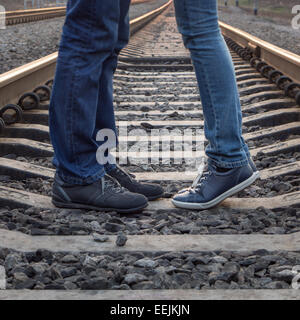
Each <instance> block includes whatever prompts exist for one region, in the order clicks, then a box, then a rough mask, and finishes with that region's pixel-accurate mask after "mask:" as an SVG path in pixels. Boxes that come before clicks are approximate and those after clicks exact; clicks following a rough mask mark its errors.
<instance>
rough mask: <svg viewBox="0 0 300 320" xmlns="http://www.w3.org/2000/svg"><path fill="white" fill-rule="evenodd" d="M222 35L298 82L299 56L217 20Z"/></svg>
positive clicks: (299, 70) (299, 73)
mask: <svg viewBox="0 0 300 320" xmlns="http://www.w3.org/2000/svg"><path fill="white" fill-rule="evenodd" d="M219 24H220V27H221V31H222V33H223V35H224V36H226V37H228V38H230V39H232V40H233V41H235V42H236V43H237V44H239V45H240V46H242V47H245V48H248V49H250V50H251V51H252V52H253V54H254V55H255V56H256V57H258V58H260V59H261V60H262V61H264V62H266V63H268V64H269V65H270V66H272V67H274V68H275V69H278V70H280V71H281V72H283V73H284V74H285V75H286V76H288V77H289V78H291V79H292V80H293V81H295V82H298V83H300V56H299V55H297V54H294V53H292V52H290V51H287V50H285V49H282V48H280V47H277V46H275V45H273V44H271V43H269V42H267V41H264V40H262V39H259V38H257V37H255V36H252V35H251V34H249V33H247V32H245V31H242V30H239V29H237V28H234V27H232V26H230V25H228V24H225V23H223V22H219Z"/></svg>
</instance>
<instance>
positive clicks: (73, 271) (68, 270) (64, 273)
mask: <svg viewBox="0 0 300 320" xmlns="http://www.w3.org/2000/svg"><path fill="white" fill-rule="evenodd" d="M76 273H77V269H76V268H75V267H68V268H64V269H62V270H61V271H60V274H61V276H62V277H63V278H67V277H71V276H74V275H75V274H76Z"/></svg>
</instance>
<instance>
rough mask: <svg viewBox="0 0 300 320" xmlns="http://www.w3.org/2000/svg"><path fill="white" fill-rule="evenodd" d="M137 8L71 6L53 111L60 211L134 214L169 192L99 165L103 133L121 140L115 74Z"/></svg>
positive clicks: (117, 2)
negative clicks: (62, 208) (118, 132)
mask: <svg viewBox="0 0 300 320" xmlns="http://www.w3.org/2000/svg"><path fill="white" fill-rule="evenodd" d="M129 5H130V0H69V1H68V5H67V16H66V21H65V24H64V28H63V34H62V39H61V43H60V48H59V56H58V61H57V69H56V75H55V81H54V86H53V92H52V97H51V103H50V110H49V116H50V120H49V122H50V123H49V124H50V136H51V141H52V144H53V148H54V153H55V156H54V159H53V163H54V165H55V166H56V168H57V172H56V176H55V179H54V184H53V190H52V202H53V203H54V204H55V205H56V206H58V207H64V208H79V209H92V210H94V209H100V210H101V211H111V210H116V211H119V212H122V213H129V212H135V211H136V210H141V209H143V208H145V207H146V206H147V204H148V200H154V199H156V198H159V197H161V196H162V194H163V189H162V188H161V187H160V186H159V185H153V184H146V183H138V182H137V181H135V180H134V179H133V178H132V177H131V176H130V175H129V174H127V173H126V172H125V171H124V170H122V169H121V168H119V167H117V166H116V165H115V164H111V163H105V161H103V162H101V163H102V164H101V163H100V162H99V161H98V160H99V157H98V151H99V147H100V146H101V145H102V144H103V142H104V141H101V140H102V139H100V141H97V140H98V134H99V132H100V131H101V130H105V131H106V133H107V132H108V131H107V130H109V134H110V137H111V140H113V141H111V142H112V143H115V144H116V142H117V138H116V124H115V116H114V107H113V74H114V72H115V69H116V67H117V60H118V54H119V53H120V51H121V49H122V48H123V47H125V46H126V44H127V43H128V39H129V16H128V11H129ZM102 138H105V134H104V133H103V137H102ZM103 151H104V150H103ZM102 156H104V158H106V157H107V156H108V154H107V151H105V152H102ZM104 160H105V159H104ZM117 181H118V183H117ZM120 184H121V186H122V187H124V188H126V189H124V188H120Z"/></svg>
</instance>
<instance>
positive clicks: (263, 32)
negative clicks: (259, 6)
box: [219, 6, 300, 55]
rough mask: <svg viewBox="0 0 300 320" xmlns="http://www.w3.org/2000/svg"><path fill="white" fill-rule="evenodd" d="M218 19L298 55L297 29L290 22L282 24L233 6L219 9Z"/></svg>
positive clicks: (299, 47) (299, 38)
mask: <svg viewBox="0 0 300 320" xmlns="http://www.w3.org/2000/svg"><path fill="white" fill-rule="evenodd" d="M219 19H220V21H222V22H224V23H226V24H229V25H231V26H232V27H235V28H238V29H241V30H243V31H245V32H248V33H250V34H251V35H253V36H256V37H258V38H260V39H262V40H265V41H268V42H270V43H272V44H274V45H276V46H278V47H280V48H284V49H286V50H289V51H291V52H293V53H296V54H298V55H299V54H300V33H299V29H293V27H292V24H291V22H290V24H283V23H282V22H279V21H276V20H271V19H270V18H265V17H261V16H254V15H253V14H251V13H248V12H246V11H245V10H243V9H241V8H237V7H234V6H231V7H228V8H224V7H222V8H220V10H219Z"/></svg>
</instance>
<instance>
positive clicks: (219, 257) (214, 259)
mask: <svg viewBox="0 0 300 320" xmlns="http://www.w3.org/2000/svg"><path fill="white" fill-rule="evenodd" d="M212 261H213V262H216V263H225V262H227V261H228V260H227V259H226V258H224V257H222V256H215V257H212Z"/></svg>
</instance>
